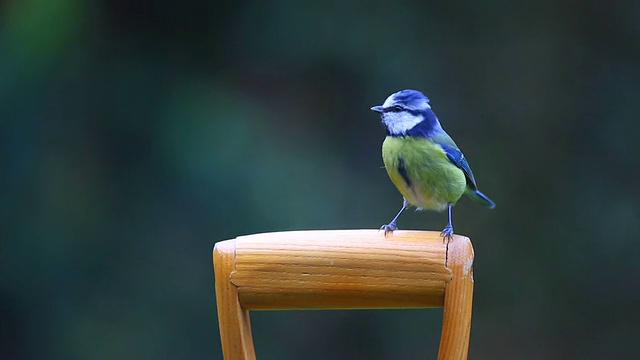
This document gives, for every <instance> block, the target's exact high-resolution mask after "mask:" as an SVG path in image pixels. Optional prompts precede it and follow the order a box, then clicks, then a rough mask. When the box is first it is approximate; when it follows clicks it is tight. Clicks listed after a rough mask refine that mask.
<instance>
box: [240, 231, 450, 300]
mask: <svg viewBox="0 0 640 360" xmlns="http://www.w3.org/2000/svg"><path fill="white" fill-rule="evenodd" d="M235 245H236V263H235V266H236V268H235V272H234V273H233V274H231V282H232V283H233V284H234V285H236V286H237V288H238V297H239V299H240V303H241V304H242V307H243V308H244V309H247V310H255V309H314V308H315V309H335V308H343V309H345V308H360V309H362V308H398V307H430V306H442V304H443V302H444V288H445V285H446V283H447V282H449V280H450V279H451V271H449V269H447V268H446V266H445V260H446V244H444V243H443V241H442V237H440V236H439V235H438V234H437V233H431V232H416V231H396V232H395V233H394V234H393V235H392V236H390V237H387V238H385V237H384V233H383V232H378V231H376V230H359V231H353V230H351V231H293V232H279V233H268V234H258V235H250V236H241V237H238V238H237V239H236V240H235Z"/></svg>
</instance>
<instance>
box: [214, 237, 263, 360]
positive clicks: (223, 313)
mask: <svg viewBox="0 0 640 360" xmlns="http://www.w3.org/2000/svg"><path fill="white" fill-rule="evenodd" d="M235 246H236V244H235V240H227V241H221V242H218V243H216V245H215V247H214V251H213V267H214V271H215V277H216V302H217V305H218V321H219V323H220V335H221V342H222V354H223V355H224V358H225V359H234V360H235V359H237V360H255V359H256V353H255V350H254V347H253V337H252V336H251V322H250V321H249V311H247V310H244V309H242V307H241V306H240V301H239V300H238V288H237V287H236V286H235V285H234V284H232V283H231V281H230V276H231V273H232V272H233V271H235Z"/></svg>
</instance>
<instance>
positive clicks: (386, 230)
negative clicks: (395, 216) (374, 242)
mask: <svg viewBox="0 0 640 360" xmlns="http://www.w3.org/2000/svg"><path fill="white" fill-rule="evenodd" d="M380 230H384V237H387V236H388V235H389V234H391V233H393V231H394V230H398V226H397V225H396V223H395V221H392V222H390V223H388V224H386V225H382V226H380Z"/></svg>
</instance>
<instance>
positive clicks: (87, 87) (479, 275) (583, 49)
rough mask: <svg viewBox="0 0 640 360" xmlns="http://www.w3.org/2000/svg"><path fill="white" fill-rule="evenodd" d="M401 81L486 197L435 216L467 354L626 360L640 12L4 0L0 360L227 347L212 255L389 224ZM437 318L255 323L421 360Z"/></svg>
mask: <svg viewBox="0 0 640 360" xmlns="http://www.w3.org/2000/svg"><path fill="white" fill-rule="evenodd" d="M403 88H416V89H419V90H422V91H424V92H425V93H426V94H427V95H428V96H429V97H430V98H431V100H432V106H433V107H434V109H435V110H436V113H437V114H438V116H439V117H440V119H441V121H442V122H443V124H444V127H445V128H446V129H447V131H448V132H449V133H450V134H452V136H453V137H454V138H455V139H456V141H457V142H458V145H460V147H461V148H462V149H463V151H464V152H465V154H466V156H467V158H468V159H469V161H470V164H471V166H472V168H473V170H474V172H475V175H476V178H477V179H478V182H479V184H480V187H481V189H482V190H483V191H484V192H485V193H486V194H488V195H489V196H491V197H492V198H493V199H494V200H495V201H496V202H497V204H498V206H497V208H496V209H495V210H494V211H488V210H486V209H484V208H482V207H479V206H477V205H475V204H473V203H472V202H470V201H469V200H467V199H463V200H462V201H461V202H460V203H459V204H458V206H457V207H456V208H455V211H454V224H455V229H456V232H458V233H461V234H466V235H468V236H470V237H471V238H472V240H473V241H474V245H475V250H476V262H475V280H476V292H475V295H476V296H475V304H474V322H473V328H472V337H471V353H470V358H471V359H631V358H637V357H638V351H639V350H640V345H638V340H637V337H638V335H639V327H638V324H639V323H640V285H639V284H640V268H639V267H638V265H637V264H638V258H639V257H638V255H639V252H640V251H639V250H640V242H639V241H638V240H639V236H638V235H639V234H640V207H639V203H640V202H639V201H640V191H639V190H638V180H639V179H640V175H639V169H640V147H639V146H638V141H639V139H638V137H639V135H640V124H639V121H638V114H639V113H640V97H639V95H640V3H638V2H634V1H612V2H604V1H582V2H579V1H552V0H546V1H526V2H511V1H499V0H494V1H482V2H475V1H455V2H451V1H423V2H418V1H413V2H411V1H396V2H393V3H387V2H383V1H366V2H365V1H357V0H344V1H339V2H316V3H310V2H309V3H305V2H299V1H292V0H282V1H262V2H258V1H254V2H220V1H218V2H216V1H182V2H169V1H146V2H133V1H122V0H118V1H82V0H58V1H49V0H21V1H10V0H5V1H2V2H0V185H1V186H0V196H1V199H0V201H1V206H0V231H1V234H0V236H1V249H0V319H1V320H0V323H1V328H2V331H1V335H0V358H2V359H221V358H222V354H221V350H220V341H219V335H218V328H217V326H218V325H217V317H216V310H215V309H216V308H215V300H214V283H213V272H212V266H211V250H212V246H213V244H214V243H215V242H216V241H219V240H224V239H229V238H233V237H235V236H237V235H242V234H249V233H256V232H266V231H276V230H294V229H357V228H377V227H379V226H380V224H382V223H384V222H388V221H389V220H390V218H391V217H392V216H393V215H394V214H395V213H396V211H397V210H398V207H399V206H400V203H401V198H400V196H399V194H398V193H397V192H396V190H395V188H394V187H393V186H392V184H391V183H390V181H389V180H388V178H387V175H386V174H385V171H384V169H382V168H381V166H382V161H381V158H380V145H381V142H382V140H383V137H384V130H383V127H382V125H381V124H380V122H379V118H378V117H377V116H376V115H375V114H373V113H371V112H370V111H369V107H370V106H372V105H377V104H380V103H381V102H382V101H383V100H384V99H385V97H386V96H387V95H389V94H390V93H392V92H394V91H397V90H399V89H403ZM445 222H446V217H445V214H438V213H413V212H410V213H407V214H405V215H404V217H403V218H401V221H400V226H401V227H403V228H417V229H434V230H440V229H441V228H442V227H443V226H444V224H445ZM440 317H441V311H440V310H437V309H424V310H394V311H315V312H314V311H309V312H305V311H292V312H254V313H253V314H252V319H253V326H254V338H255V343H256V348H257V352H258V355H259V357H260V358H261V359H312V360H313V359H356V358H360V359H419V358H435V354H436V353H437V346H438V339H439V335H440V334H439V331H440V321H441V320H440Z"/></svg>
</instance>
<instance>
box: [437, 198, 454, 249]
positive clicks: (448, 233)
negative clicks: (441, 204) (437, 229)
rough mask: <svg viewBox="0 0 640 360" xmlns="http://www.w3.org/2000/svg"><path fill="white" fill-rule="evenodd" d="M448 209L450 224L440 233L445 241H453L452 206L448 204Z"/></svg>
mask: <svg viewBox="0 0 640 360" xmlns="http://www.w3.org/2000/svg"><path fill="white" fill-rule="evenodd" d="M447 207H448V208H449V223H448V224H447V226H445V227H444V229H443V230H442V232H441V233H440V235H441V236H442V238H443V239H442V240H443V241H447V240H451V239H452V238H453V225H452V224H451V204H447Z"/></svg>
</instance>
